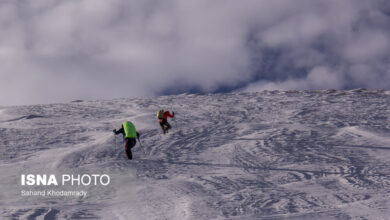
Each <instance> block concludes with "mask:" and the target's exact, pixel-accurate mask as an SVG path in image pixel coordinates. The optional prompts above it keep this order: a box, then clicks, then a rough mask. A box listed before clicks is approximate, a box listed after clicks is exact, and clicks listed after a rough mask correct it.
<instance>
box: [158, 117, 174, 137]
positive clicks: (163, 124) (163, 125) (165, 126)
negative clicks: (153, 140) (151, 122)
mask: <svg viewBox="0 0 390 220" xmlns="http://www.w3.org/2000/svg"><path fill="white" fill-rule="evenodd" d="M160 126H161V129H162V130H163V132H164V134H165V133H168V130H169V129H171V128H172V126H171V125H170V124H169V123H168V121H167V120H162V121H160Z"/></svg>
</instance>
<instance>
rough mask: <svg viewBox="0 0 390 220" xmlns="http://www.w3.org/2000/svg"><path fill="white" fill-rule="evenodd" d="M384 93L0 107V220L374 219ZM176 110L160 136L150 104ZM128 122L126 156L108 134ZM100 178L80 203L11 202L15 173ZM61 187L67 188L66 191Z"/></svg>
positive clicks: (381, 184) (385, 127)
mask: <svg viewBox="0 0 390 220" xmlns="http://www.w3.org/2000/svg"><path fill="white" fill-rule="evenodd" d="M389 103H390V93H389V92H388V91H367V90H352V91H333V90H329V91H286V92H281V91H264V92H260V93H241V94H217V95H202V96H198V95H178V96H165V97H159V98H154V99H118V100H111V101H88V102H83V101H80V100H78V101H77V102H71V103H65V104H52V105H34V106H16V107H7V108H4V107H3V108H1V109H0V121H1V122H0V151H1V154H0V161H1V165H0V175H1V178H0V184H1V192H0V207H1V208H0V216H1V217H0V218H1V219H36V218H41V219H98V218H101V219H178V220H182V219H386V218H388V217H389V216H390V202H389V201H390V190H389V189H390V166H389V165H390V123H389V122H390V119H389V116H390V110H389ZM161 108H163V109H170V110H173V111H175V113H176V122H174V121H171V124H172V125H173V127H174V128H173V129H172V132H170V133H169V134H168V135H165V136H162V135H160V128H159V127H158V123H157V120H156V118H155V117H156V111H157V110H159V109H161ZM125 120H130V121H132V122H133V123H134V124H135V126H136V127H137V129H138V131H139V132H140V134H141V141H142V144H143V146H144V148H145V151H146V154H147V155H144V153H143V151H142V149H141V148H140V146H139V145H138V144H137V146H136V147H135V148H133V156H134V158H135V160H134V161H129V160H127V158H126V156H125V152H124V147H123V143H122V140H121V138H120V137H119V136H118V137H117V143H116V147H115V145H114V142H113V141H114V138H113V134H112V129H114V128H117V129H118V128H119V127H120V125H121V123H122V122H123V121H125ZM28 173H36V174H42V173H47V174H51V173H54V174H63V173H70V174H78V173H89V174H93V173H98V174H102V173H107V174H109V175H110V176H111V179H112V181H111V184H110V185H109V186H107V187H102V186H99V187H93V186H90V187H79V188H77V189H80V190H86V191H88V196H87V197H86V198H64V197H60V198H42V197H22V196H21V195H20V190H21V189H22V188H23V187H21V186H20V175H21V174H28ZM71 189H74V187H73V188H71Z"/></svg>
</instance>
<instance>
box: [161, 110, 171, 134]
mask: <svg viewBox="0 0 390 220" xmlns="http://www.w3.org/2000/svg"><path fill="white" fill-rule="evenodd" d="M168 117H170V118H174V117H175V112H172V115H171V113H169V111H164V110H163V109H162V110H160V111H158V112H157V118H158V120H159V122H160V126H161V129H162V131H163V133H164V134H165V133H168V130H169V129H171V128H172V126H171V125H170V124H169V123H168Z"/></svg>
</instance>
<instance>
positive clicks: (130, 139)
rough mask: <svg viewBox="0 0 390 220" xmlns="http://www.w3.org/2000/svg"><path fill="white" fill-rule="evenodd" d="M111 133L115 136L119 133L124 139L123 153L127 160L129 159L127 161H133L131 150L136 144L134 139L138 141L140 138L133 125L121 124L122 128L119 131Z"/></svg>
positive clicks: (128, 122)
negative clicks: (124, 152)
mask: <svg viewBox="0 0 390 220" xmlns="http://www.w3.org/2000/svg"><path fill="white" fill-rule="evenodd" d="M113 132H114V134H115V135H118V134H120V133H122V134H123V137H124V138H125V151H126V155H127V158H129V160H131V159H133V154H132V153H131V148H133V147H134V146H135V144H136V143H137V140H136V138H138V139H139V137H140V135H139V133H138V132H137V131H136V130H135V126H134V125H133V123H131V122H130V121H126V122H123V123H122V127H121V128H120V129H119V130H116V129H114V130H113Z"/></svg>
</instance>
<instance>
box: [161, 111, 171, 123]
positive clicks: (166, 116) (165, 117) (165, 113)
mask: <svg viewBox="0 0 390 220" xmlns="http://www.w3.org/2000/svg"><path fill="white" fill-rule="evenodd" d="M168 117H170V118H173V117H175V113H174V112H172V115H171V113H169V111H165V112H164V118H163V119H159V121H160V122H162V121H163V120H165V121H166V120H167V119H168Z"/></svg>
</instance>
